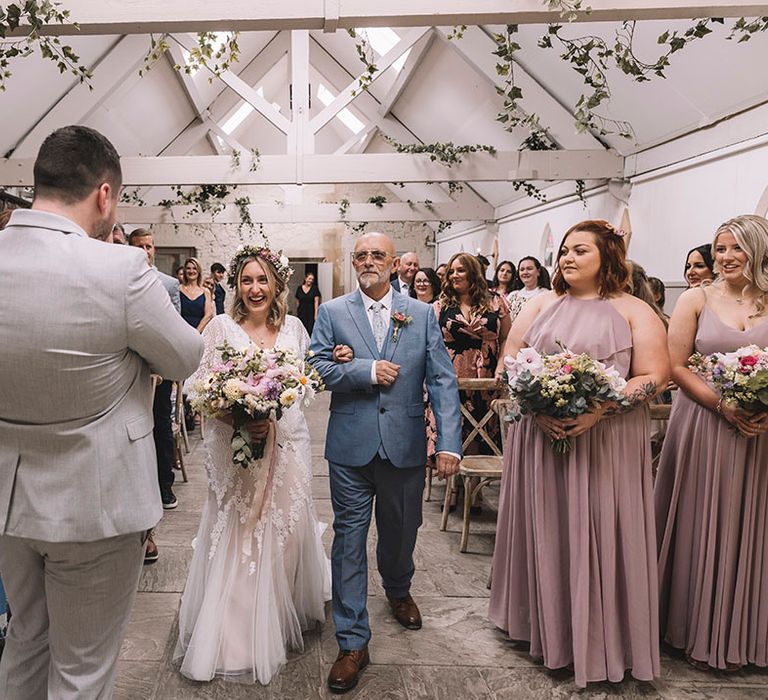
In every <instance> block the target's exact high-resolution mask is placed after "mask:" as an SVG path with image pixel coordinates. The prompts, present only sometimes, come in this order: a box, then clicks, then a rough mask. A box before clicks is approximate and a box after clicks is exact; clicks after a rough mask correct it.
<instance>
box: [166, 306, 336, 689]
mask: <svg viewBox="0 0 768 700" xmlns="http://www.w3.org/2000/svg"><path fill="white" fill-rule="evenodd" d="M203 338H204V340H205V354H204V355H203V359H202V362H201V363H200V368H199V369H198V371H197V372H196V373H195V375H193V376H192V377H191V378H190V380H189V386H190V387H191V386H193V384H194V382H195V380H196V379H197V378H199V377H202V376H204V375H205V374H207V373H208V372H209V371H210V369H211V366H212V365H213V364H215V363H216V362H217V361H219V360H220V357H219V355H220V353H219V352H218V350H217V348H218V347H220V346H221V345H222V343H223V342H224V341H225V340H227V341H228V342H229V343H230V345H232V346H233V347H235V348H237V349H240V348H243V347H245V346H246V345H247V344H248V343H249V342H250V339H249V338H248V336H247V334H246V333H245V332H244V331H243V330H242V328H240V326H238V325H237V324H236V323H235V322H234V321H233V320H232V319H231V318H230V317H229V316H227V315H226V314H221V315H219V316H215V317H214V318H213V320H212V321H211V322H210V323H209V324H208V325H207V326H206V328H205V332H204V333H203ZM275 345H276V346H277V347H280V348H290V349H292V350H295V351H296V352H298V353H299V354H300V356H304V355H305V354H306V352H307V349H308V346H309V336H308V335H307V332H306V330H305V329H304V326H302V324H301V322H300V321H299V320H298V319H297V318H295V317H294V316H287V317H286V319H285V322H284V323H283V326H282V328H281V329H280V332H279V334H278V336H277V340H276V341H275ZM191 393H194V392H193V391H192V392H191ZM231 437H232V428H231V427H229V426H228V425H226V424H225V423H222V422H221V421H218V420H210V421H208V422H207V423H206V434H205V441H204V445H205V452H206V458H205V469H206V472H207V476H208V498H207V501H206V503H205V506H204V508H203V513H202V518H201V520H200V527H199V528H198V531H197V536H196V538H195V540H194V542H193V547H194V554H193V556H192V564H191V566H190V569H189V576H188V578H187V583H186V586H185V588H184V593H183V595H182V599H181V609H180V611H179V640H178V642H177V645H176V651H175V653H174V658H175V659H182V662H181V673H182V674H183V675H185V676H187V677H188V678H192V679H194V680H202V681H207V680H211V679H212V678H213V677H214V676H222V677H224V678H227V679H230V680H239V681H241V682H250V683H253V682H255V681H256V680H258V681H259V682H260V683H263V684H266V683H268V682H269V681H270V679H271V678H272V677H273V676H274V675H275V674H276V673H277V672H278V671H279V670H280V668H281V667H282V666H283V664H285V662H286V659H287V650H288V649H292V650H297V651H301V650H303V639H302V631H303V630H307V629H309V628H310V627H312V626H313V625H314V624H315V622H316V621H322V620H324V618H325V610H324V608H325V601H326V600H328V599H330V567H329V562H328V559H327V557H326V556H325V553H324V551H323V545H322V542H321V534H322V529H321V527H320V524H319V522H318V520H317V515H316V513H315V508H314V504H313V502H312V491H311V485H312V464H311V451H310V440H309V430H308V428H307V423H306V420H305V419H304V414H303V413H302V410H301V407H300V406H298V405H294V406H292V407H291V408H289V409H287V410H286V411H285V412H284V413H283V417H282V418H281V419H280V420H279V421H278V422H277V423H276V424H274V427H273V428H272V429H271V430H270V435H269V438H268V442H267V448H266V450H265V453H264V458H263V459H262V460H259V462H258V463H256V464H255V465H252V466H250V467H249V468H247V469H243V468H242V467H239V466H235V465H234V464H233V462H232V450H231V447H230V440H231Z"/></svg>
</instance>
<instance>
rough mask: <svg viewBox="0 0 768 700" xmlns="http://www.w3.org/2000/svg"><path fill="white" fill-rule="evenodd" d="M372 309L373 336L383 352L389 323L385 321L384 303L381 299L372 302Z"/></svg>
mask: <svg viewBox="0 0 768 700" xmlns="http://www.w3.org/2000/svg"><path fill="white" fill-rule="evenodd" d="M371 310H372V311H373V338H374V340H375V341H376V347H377V348H378V349H379V352H381V349H382V348H383V347H384V337H385V336H386V335H387V326H388V325H389V324H388V323H386V322H385V321H384V314H383V313H382V312H383V310H384V304H382V303H381V302H380V301H374V302H373V304H371Z"/></svg>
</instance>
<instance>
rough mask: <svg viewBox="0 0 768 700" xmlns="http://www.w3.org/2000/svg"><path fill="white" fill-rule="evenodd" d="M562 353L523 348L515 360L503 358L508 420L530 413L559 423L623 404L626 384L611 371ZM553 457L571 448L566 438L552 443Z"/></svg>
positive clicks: (582, 357)
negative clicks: (604, 406)
mask: <svg viewBox="0 0 768 700" xmlns="http://www.w3.org/2000/svg"><path fill="white" fill-rule="evenodd" d="M560 347H561V349H562V351H561V352H558V353H553V354H551V355H541V354H539V353H538V352H537V351H536V350H535V349H534V348H523V349H522V350H520V352H518V353H517V357H515V358H512V357H510V356H507V357H505V358H504V367H505V369H506V374H507V383H508V385H509V390H510V394H511V396H512V399H513V407H512V412H511V413H510V417H511V419H512V420H520V418H521V417H522V416H523V414H528V413H533V414H540V415H545V416H550V417H551V418H558V419H560V420H563V419H567V418H576V417H578V416H580V415H581V414H582V413H587V412H588V411H590V410H592V409H594V408H596V407H597V406H598V405H600V404H602V403H607V402H610V403H615V404H618V405H620V406H624V405H626V404H627V399H626V397H625V396H624V395H623V394H622V390H623V389H624V387H625V386H626V385H627V382H626V381H625V380H624V378H623V377H622V376H621V375H620V374H619V373H618V372H617V371H616V370H615V369H614V368H613V367H606V366H605V365H604V364H603V363H602V362H599V361H598V360H595V359H593V358H591V357H590V356H589V355H587V354H584V353H582V354H581V355H576V354H574V353H572V352H571V351H570V350H568V349H566V348H565V347H563V346H562V345H560ZM552 449H553V450H554V451H555V452H556V453H557V454H566V453H567V452H568V451H569V450H570V449H571V440H570V438H559V439H556V440H552Z"/></svg>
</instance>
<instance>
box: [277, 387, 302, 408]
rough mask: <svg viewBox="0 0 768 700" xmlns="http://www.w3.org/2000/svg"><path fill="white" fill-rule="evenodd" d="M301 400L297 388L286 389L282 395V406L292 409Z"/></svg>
mask: <svg viewBox="0 0 768 700" xmlns="http://www.w3.org/2000/svg"><path fill="white" fill-rule="evenodd" d="M298 399H299V391H298V389H296V388H290V389H286V390H285V391H284V392H283V393H282V394H280V405H281V406H285V407H286V408H290V407H291V406H293V404H295V403H296V401H297V400H298Z"/></svg>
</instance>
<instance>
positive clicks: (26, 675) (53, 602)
mask: <svg viewBox="0 0 768 700" xmlns="http://www.w3.org/2000/svg"><path fill="white" fill-rule="evenodd" d="M143 552H144V533H140V532H135V533H131V534H129V535H120V536H119V537H111V538H109V539H105V540H97V541H95V542H43V541H40V540H30V539H25V538H21V537H11V536H8V535H0V572H2V577H3V584H4V585H5V589H6V593H7V595H8V602H9V605H10V607H11V610H12V611H13V617H12V618H11V622H10V625H9V627H8V637H7V640H6V644H5V651H4V653H3V658H2V662H0V698H3V700H44V699H45V698H48V699H50V700H54V699H55V700H70V699H72V700H74V699H75V698H77V700H91V699H94V700H95V699H96V698H99V699H102V698H110V697H112V685H113V683H114V680H115V671H116V667H117V656H118V653H119V652H120V646H121V644H122V641H123V637H124V636H125V631H126V628H127V626H128V616H129V614H130V612H131V607H132V606H133V601H134V598H135V596H136V588H137V585H138V581H139V575H140V573H141V567H142V561H143Z"/></svg>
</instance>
